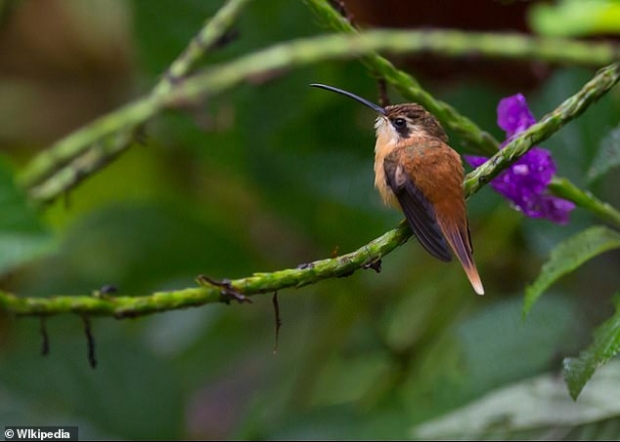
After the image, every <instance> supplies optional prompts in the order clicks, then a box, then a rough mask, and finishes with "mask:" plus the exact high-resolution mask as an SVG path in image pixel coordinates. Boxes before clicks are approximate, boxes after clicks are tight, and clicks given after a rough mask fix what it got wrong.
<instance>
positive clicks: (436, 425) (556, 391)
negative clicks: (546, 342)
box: [411, 362, 620, 440]
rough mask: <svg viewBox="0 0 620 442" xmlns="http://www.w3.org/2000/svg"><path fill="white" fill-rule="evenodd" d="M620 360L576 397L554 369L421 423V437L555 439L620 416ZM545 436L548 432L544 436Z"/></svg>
mask: <svg viewBox="0 0 620 442" xmlns="http://www.w3.org/2000/svg"><path fill="white" fill-rule="evenodd" d="M618 397H620V362H615V363H611V364H609V365H607V366H606V367H604V368H603V369H602V370H600V372H599V376H597V377H596V379H593V380H592V382H591V383H590V385H589V388H588V389H587V390H586V391H584V393H583V396H582V400H580V401H578V402H574V401H573V400H571V398H570V396H569V395H568V394H566V389H565V387H564V385H562V383H561V382H558V379H557V376H556V375H555V374H554V373H548V374H544V375H540V376H537V377H534V378H530V379H527V380H524V381H520V382H517V383H514V384H512V385H509V386H507V387H503V388H500V389H497V390H495V391H493V392H491V393H489V394H487V395H486V396H484V397H482V398H480V399H478V400H476V401H474V402H472V403H470V404H468V405H466V406H464V407H462V408H459V409H457V410H455V411H453V412H451V413H448V414H447V415H445V416H441V417H439V418H438V419H434V420H432V421H429V422H426V423H423V424H421V425H418V426H416V427H414V428H412V430H411V436H412V437H414V438H423V439H441V440H443V439H453V438H458V439H465V440H477V439H484V438H490V439H495V440H500V439H508V438H513V437H514V436H518V435H521V436H524V435H526V434H527V433H526V432H529V436H530V438H531V439H534V440H536V439H547V438H551V439H557V438H558V435H561V434H567V433H569V432H570V431H571V430H572V429H574V428H575V427H578V426H582V425H586V424H593V423H596V422H602V421H604V420H607V419H610V418H615V417H618V416H620V401H618ZM544 435H546V437H543V436H544Z"/></svg>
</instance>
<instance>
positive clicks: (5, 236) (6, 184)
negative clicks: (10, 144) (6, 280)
mask: <svg viewBox="0 0 620 442" xmlns="http://www.w3.org/2000/svg"><path fill="white" fill-rule="evenodd" d="M51 245H52V236H51V235H50V234H49V232H47V231H46V230H45V228H44V227H43V225H42V224H41V223H40V221H39V219H38V216H37V213H36V211H35V210H34V208H33V207H31V206H30V205H29V203H28V201H27V199H26V195H24V194H23V193H22V191H21V189H19V188H18V187H17V186H16V184H15V181H14V175H13V171H12V169H11V168H10V167H9V165H8V164H7V163H6V161H5V160H4V159H3V158H0V274H1V273H4V272H6V271H8V270H10V269H11V268H13V267H15V266H18V265H20V264H23V263H25V262H27V261H30V260H32V259H33V258H36V257H38V256H40V255H41V254H42V253H44V252H46V251H49V250H50V249H51Z"/></svg>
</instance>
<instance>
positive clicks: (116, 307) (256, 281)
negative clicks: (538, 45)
mask: <svg viewBox="0 0 620 442" xmlns="http://www.w3.org/2000/svg"><path fill="white" fill-rule="evenodd" d="M410 236H411V233H410V231H409V228H408V227H407V226H406V225H405V224H404V223H401V225H400V226H399V227H398V228H397V229H394V230H391V231H389V232H387V233H385V234H384V235H382V236H381V237H379V238H377V239H375V240H374V241H371V242H370V243H368V244H367V245H365V246H363V247H361V248H360V249H358V250H356V251H354V252H352V253H349V254H346V255H343V256H339V257H337V258H331V259H322V260H319V261H314V262H312V263H309V264H306V265H304V266H302V267H300V268H295V269H285V270H278V271H276V272H272V273H256V274H254V275H252V276H249V277H246V278H240V279H236V280H232V281H228V282H226V284H225V286H226V289H223V287H222V286H220V285H218V284H212V283H208V282H204V281H203V282H202V286H201V287H194V288H188V289H183V290H174V291H168V292H156V293H153V294H152V295H150V296H136V297H132V296H119V297H111V296H93V295H90V296H89V295H84V296H54V297H50V298H36V297H32V298H21V297H18V296H15V295H13V294H10V293H6V292H0V310H4V311H7V312H9V313H11V314H15V315H18V316H53V315H58V314H63V313H74V314H80V315H95V316H111V317H116V318H126V317H132V318H133V317H137V316H143V315H148V314H152V313H158V312H164V311H168V310H176V309H182V308H187V307H197V306H200V305H204V304H209V303H215V302H222V301H229V300H230V299H232V298H229V297H227V296H226V295H225V294H223V290H224V292H225V291H232V292H234V293H236V294H239V295H243V296H252V295H257V294H261V293H271V292H275V291H278V290H282V289H285V288H291V287H303V286H305V285H308V284H314V283H316V282H318V281H320V280H323V279H327V278H335V277H342V276H349V275H350V274H352V273H353V272H354V271H356V270H358V269H360V268H364V267H370V266H372V264H373V263H376V262H377V261H378V260H380V259H381V258H382V257H383V256H385V255H387V254H388V253H390V252H391V251H392V250H394V249H395V248H396V247H398V246H399V245H401V244H403V243H404V242H406V241H407V239H408V238H409V237H410Z"/></svg>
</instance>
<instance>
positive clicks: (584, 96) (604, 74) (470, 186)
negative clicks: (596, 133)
mask: <svg viewBox="0 0 620 442" xmlns="http://www.w3.org/2000/svg"><path fill="white" fill-rule="evenodd" d="M618 80H620V62H619V63H614V64H611V65H609V66H607V67H605V68H603V69H600V70H599V71H598V73H597V74H596V75H595V76H594V78H592V79H591V80H590V81H588V82H587V83H586V84H585V85H584V86H583V87H582V88H581V90H580V91H579V92H577V93H576V94H575V95H572V96H571V97H569V98H567V99H566V100H565V101H564V102H563V103H562V104H560V105H559V106H558V107H557V108H556V109H554V110H553V111H552V112H550V113H548V114H547V115H545V116H544V117H543V118H542V119H541V120H540V121H539V122H538V123H536V124H534V125H532V126H530V127H529V128H528V129H527V130H526V131H524V132H523V133H521V134H519V136H518V137H517V138H515V139H514V140H512V141H511V142H510V143H508V144H507V145H506V146H505V147H504V148H503V149H502V150H500V151H498V152H497V153H496V154H495V155H493V157H491V158H490V159H489V161H487V162H486V163H484V164H483V165H481V166H480V167H478V168H477V169H476V170H474V171H473V172H472V173H470V174H469V175H468V177H467V179H466V180H465V189H466V192H467V193H469V194H471V193H474V192H476V191H477V190H478V189H479V188H480V186H482V185H484V184H486V183H488V182H489V181H491V180H492V179H493V178H495V177H496V176H497V175H498V174H499V173H500V172H501V171H502V170H504V169H505V168H506V167H508V166H509V165H510V164H512V163H514V162H515V161H516V160H518V159H519V158H520V157H521V156H522V155H524V154H525V153H527V151H528V150H529V149H531V148H532V147H533V146H534V145H535V144H538V143H540V142H541V141H544V140H546V139H547V138H549V137H550V136H551V135H552V134H554V133H555V132H557V131H558V130H559V129H560V128H561V127H562V126H564V125H565V124H566V123H568V122H569V121H571V120H573V119H575V118H577V117H578V116H579V115H581V114H582V113H583V112H584V111H585V110H586V109H587V108H588V106H590V105H591V104H592V103H594V102H595V101H596V100H598V99H599V98H600V97H601V96H603V95H604V94H605V93H607V92H609V90H611V89H612V88H613V87H614V86H615V85H616V84H617V83H618ZM564 182H566V181H564ZM562 184H563V183H562V182H560V181H559V180H556V182H555V186H556V188H558V187H559V186H562ZM572 189H573V192H575V191H578V192H579V195H572V196H573V198H571V199H572V200H575V199H576V200H577V201H576V202H577V203H579V204H580V205H582V206H584V207H587V204H591V203H593V197H590V198H588V196H587V195H586V194H584V193H583V192H581V191H579V190H578V189H577V188H576V187H574V186H573V187H572ZM566 196H571V195H566ZM575 196H577V198H574V197H575ZM582 198H585V199H583V200H582ZM586 200H587V201H588V203H587V204H584V201H586ZM596 205H597V207H598V204H596ZM607 207H608V208H609V209H611V210H613V209H612V208H611V206H607ZM601 209H602V210H604V211H606V212H607V211H608V210H609V209H603V208H602V207H599V210H601ZM609 219H616V220H617V219H618V218H617V214H616V215H614V216H612V217H610V218H609ZM616 225H617V226H618V227H620V224H618V223H617V221H616Z"/></svg>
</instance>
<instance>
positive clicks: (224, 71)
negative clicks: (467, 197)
mask: <svg viewBox="0 0 620 442" xmlns="http://www.w3.org/2000/svg"><path fill="white" fill-rule="evenodd" d="M312 1H313V2H314V1H315V0H312ZM210 23H211V22H210ZM485 40H493V41H494V42H495V43H492V44H491V47H492V48H493V50H491V49H489V47H487V48H486V49H485V50H484V51H481V48H480V47H478V46H480V45H481V44H482V42H484V41H485ZM545 41H546V40H544V41H543V40H539V39H531V38H530V37H526V36H519V35H493V34H468V33H462V32H456V31H432V32H430V31H422V32H420V31H413V32H411V31H382V30H378V31H369V32H367V33H364V34H355V35H328V36H320V37H312V38H306V39H300V40H297V41H293V42H287V43H282V44H278V45H275V46H273V47H271V48H268V49H265V50H262V51H259V52H255V53H253V54H249V55H245V56H242V57H240V58H238V59H236V60H233V61H231V62H228V63H225V64H222V65H218V66H213V67H211V68H210V69H209V70H207V71H205V72H202V73H199V74H196V75H194V76H192V77H189V78H187V79H185V80H183V81H181V82H178V83H175V84H173V83H167V85H168V86H167V87H161V88H156V89H157V90H158V93H154V92H153V93H151V94H150V95H148V96H146V97H144V98H141V99H139V100H137V101H135V102H133V103H130V104H128V105H126V106H124V107H122V108H120V109H118V110H117V111H114V112H112V113H110V114H108V115H105V116H103V117H101V118H99V119H97V120H95V121H94V122H93V123H91V124H89V125H88V126H86V127H83V128H82V129H79V130H77V131H76V132H74V133H72V134H70V135H69V136H68V137H66V138H64V139H62V140H60V141H58V142H57V143H55V144H54V145H52V146H51V147H50V148H49V149H47V150H46V151H44V152H42V153H41V154H39V155H38V156H37V157H36V158H35V159H34V160H33V161H32V162H31V164H29V165H28V166H27V167H26V169H25V170H24V171H23V172H22V174H21V176H20V182H21V183H22V184H23V185H24V186H25V187H27V188H28V189H29V190H30V192H29V193H30V195H31V197H32V198H33V200H35V201H36V202H39V203H45V202H49V201H52V200H53V199H55V198H57V197H58V196H59V195H61V194H62V193H63V192H64V191H66V190H68V189H69V188H71V187H72V186H74V185H75V184H76V183H77V182H79V181H80V180H81V179H83V178H84V177H85V176H87V175H88V174H89V173H93V172H94V171H96V170H98V168H97V167H95V166H98V165H99V164H101V165H103V164H105V161H104V160H103V159H102V156H105V153H106V152H110V155H118V154H119V153H121V152H122V151H123V150H125V149H126V148H127V147H128V146H129V144H130V141H129V142H128V141H127V140H128V137H127V133H124V134H123V133H121V132H123V131H132V130H135V128H136V127H138V126H139V125H141V124H143V123H145V122H147V121H148V120H149V119H151V118H153V117H154V116H155V115H156V114H157V113H158V112H160V111H161V110H162V109H164V108H165V107H174V106H175V105H178V104H183V103H187V102H195V101H197V100H200V99H202V98H204V97H205V96H206V95H215V94H218V93H222V92H224V91H226V90H228V89H230V88H231V87H233V86H236V85H238V84H240V83H242V82H243V81H245V80H248V79H251V78H255V77H257V76H260V75H263V74H266V73H272V72H280V71H283V70H284V69H291V68H297V67H301V66H306V65H309V64H313V63H316V62H319V61H325V60H334V59H346V58H352V57H356V56H359V55H364V54H369V53H373V52H374V51H377V50H387V51H391V52H403V53H405V52H409V53H415V52H421V51H430V50H433V51H438V53H443V54H444V55H454V54H456V53H457V52H458V51H460V52H458V53H461V54H463V55H464V54H471V53H476V54H485V55H488V56H497V57H499V56H510V57H517V56H521V57H526V56H527V57H533V56H538V57H540V58H541V59H544V57H547V56H549V54H550V53H554V60H555V61H559V60H562V59H564V61H565V62H572V61H574V60H575V56H574V55H573V54H572V52H571V51H568V52H564V51H565V49H564V48H572V50H573V51H574V52H576V53H585V52H587V51H589V52H590V53H591V54H599V53H600V54H607V55H608V56H610V57H611V56H612V55H613V53H614V52H615V51H617V47H615V46H610V45H607V44H602V43H597V44H594V43H577V42H572V43H571V42H569V41H562V40H557V39H553V44H552V43H551V41H550V42H547V43H545ZM433 42H434V43H433ZM510 42H513V44H512V45H511V44H509V43H510ZM514 42H521V43H519V44H516V45H515V44H514ZM523 42H527V43H523ZM472 45H473V46H472ZM476 45H478V46H476ZM485 45H487V44H486V43H485ZM553 45H555V46H556V50H555V51H549V50H545V51H538V52H537V50H536V48H547V47H550V46H553ZM511 46H514V48H511ZM509 48H511V49H509ZM519 48H520V49H519ZM575 48H577V49H575ZM442 51H443V52H442ZM519 54H521V55H519ZM562 54H564V55H562ZM569 54H571V55H569ZM562 57H564V58H562ZM597 57H600V60H603V59H604V58H605V57H604V56H601V55H598V56H597ZM364 60H366V62H367V63H368V61H367V60H374V61H373V62H372V63H373V69H374V70H375V71H376V72H378V73H380V74H381V75H382V76H384V77H385V78H386V80H387V81H389V82H390V83H391V84H393V85H395V86H396V87H397V89H398V90H399V91H400V92H401V94H402V95H403V96H404V97H405V98H407V99H411V100H412V101H418V102H419V103H421V104H423V105H424V106H425V107H427V109H429V110H430V111H431V112H433V113H435V114H436V115H437V116H438V118H440V119H441V120H442V121H443V122H444V123H445V124H446V125H447V126H448V127H451V128H452V129H453V130H455V131H456V132H457V133H458V134H459V135H460V136H461V137H462V138H463V139H464V140H466V141H468V142H469V144H471V145H472V146H477V147H478V150H479V151H482V152H485V153H487V154H492V153H495V152H496V151H497V145H498V143H497V141H496V140H494V139H493V138H492V137H490V135H488V134H487V133H486V132H483V131H481V130H480V129H479V128H478V127H477V126H476V125H475V124H474V123H473V122H472V121H471V120H469V119H467V118H466V117H464V116H462V115H460V114H459V113H458V112H456V110H454V109H453V108H452V107H450V106H448V105H447V104H445V103H441V102H439V101H437V100H435V99H434V98H433V97H432V96H431V95H430V94H428V93H427V92H425V91H423V90H422V89H420V88H419V85H418V84H417V82H416V81H415V80H414V79H413V78H412V77H411V76H409V75H407V74H406V73H404V72H402V71H398V70H396V69H395V68H394V67H393V66H392V65H391V64H390V63H389V61H387V60H386V59H384V58H383V57H380V56H378V55H376V56H374V55H368V56H366V57H365V58H364ZM184 63H185V64H187V63H186V62H184ZM129 140H131V138H129ZM97 143H99V145H100V148H99V150H98V151H97V152H95V154H93V155H92V156H91V157H90V158H87V159H86V160H85V161H82V162H79V165H81V166H83V167H82V168H81V169H77V170H75V165H72V164H70V162H71V160H72V159H74V158H76V157H78V156H79V155H81V154H82V153H83V152H85V151H86V150H89V149H91V148H92V147H93V146H95V145H96V144H97ZM101 146H103V147H101ZM93 165H95V166H93ZM63 168H64V170H63ZM67 168H68V169H73V170H69V171H68V170H67ZM57 172H58V173H57Z"/></svg>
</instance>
